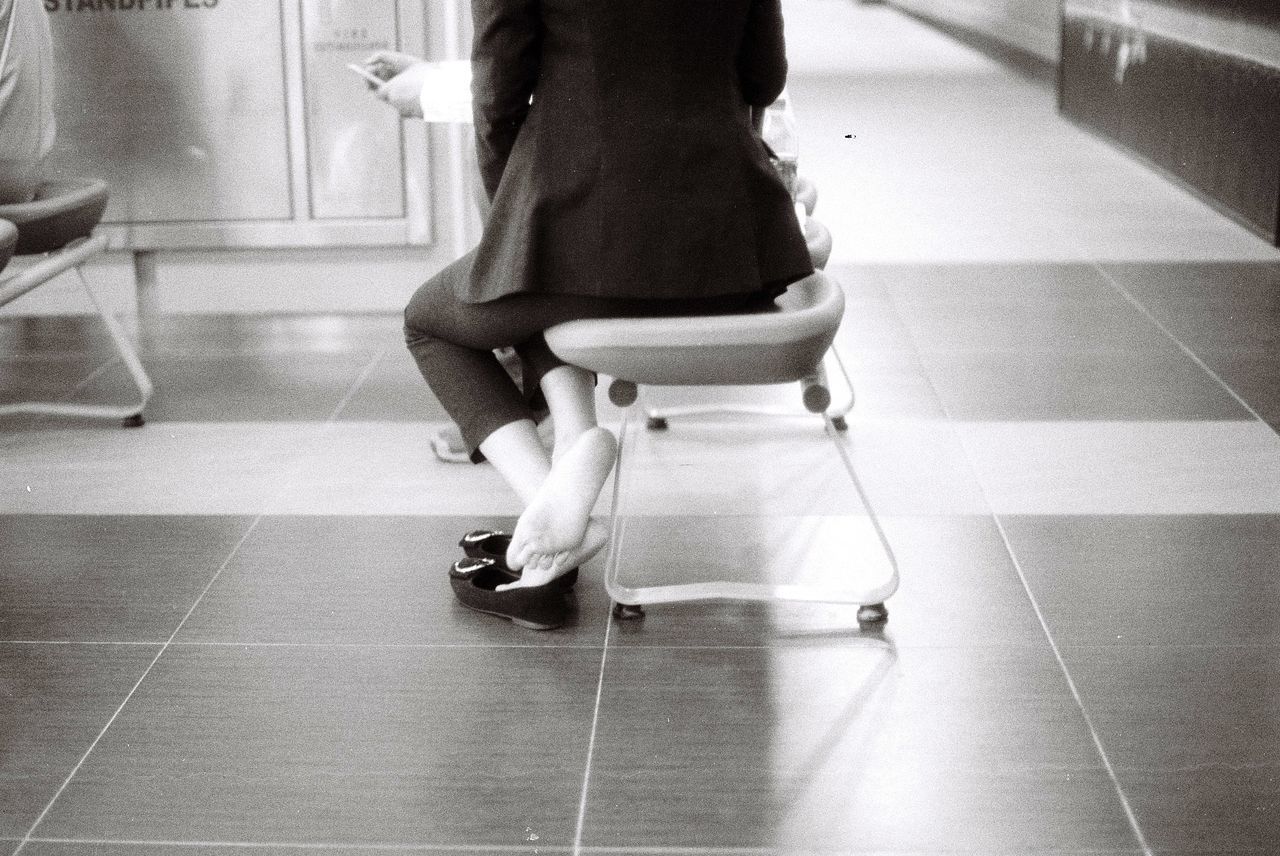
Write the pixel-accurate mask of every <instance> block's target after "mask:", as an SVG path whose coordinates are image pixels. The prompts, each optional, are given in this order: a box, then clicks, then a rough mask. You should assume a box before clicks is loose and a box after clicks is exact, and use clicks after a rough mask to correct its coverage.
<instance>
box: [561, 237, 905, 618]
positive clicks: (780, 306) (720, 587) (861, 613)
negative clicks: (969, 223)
mask: <svg viewBox="0 0 1280 856" xmlns="http://www.w3.org/2000/svg"><path fill="white" fill-rule="evenodd" d="M806 232H807V234H808V235H809V236H811V244H810V246H811V252H812V251H813V250H814V248H815V242H814V238H817V245H818V248H819V249H820V248H821V246H822V245H823V244H825V247H826V253H828V254H829V252H830V240H829V235H826V230H825V229H822V227H821V226H820V224H817V223H816V221H812V220H810V221H809V224H808V228H807V229H806ZM817 260H819V259H818V257H817V256H816V255H815V261H817ZM821 261H822V262H823V263H824V264H825V257H823V258H821ZM844 306H845V301H844V292H843V291H842V289H841V287H840V285H839V284H838V283H837V282H836V281H835V280H834V279H832V278H831V277H829V276H827V275H826V274H825V273H824V272H822V271H821V270H818V271H816V272H815V273H813V274H812V275H810V276H809V277H807V278H805V279H803V280H801V281H800V282H797V283H795V284H793V285H792V286H791V287H790V288H789V289H788V290H787V292H786V293H785V294H784V295H782V296H781V297H780V298H778V300H777V301H775V304H774V307H773V309H772V310H771V311H764V312H758V313H751V314H741V315H720V316H712V317H694V318H688V317H682V318H611V319H601V320H584V321H570V322H566V323H563V324H559V325H557V326H555V327H552V328H551V329H549V330H547V331H546V334H545V335H546V340H547V344H548V345H549V346H550V347H551V350H552V351H554V352H555V353H556V354H557V355H558V356H559V357H560V358H561V359H563V360H564V361H565V362H567V363H570V364H572V365H577V366H581V367H583V368H586V369H589V370H591V371H594V372H596V373H597V374H599V375H604V376H608V377H610V378H612V382H611V384H610V387H609V398H610V400H611V401H612V402H613V403H614V404H616V405H617V406H619V407H622V408H624V411H623V418H622V422H621V427H620V429H619V432H618V435H619V436H618V444H619V450H618V459H617V464H616V468H615V472H614V487H613V490H614V495H613V503H612V508H611V516H612V524H611V536H610V547H609V554H608V558H607V560H606V569H605V586H606V588H607V590H608V592H609V595H610V597H612V598H613V600H614V615H615V617H618V618H631V617H639V616H642V615H643V614H644V613H643V609H642V606H643V605H648V604H656V603H668V602H679V601H690V600H721V599H724V600H758V601H778V600H782V601H810V602H822V603H841V604H851V605H857V606H858V607H859V610H858V613H857V618H858V622H859V624H860V625H862V626H863V627H878V626H880V625H882V624H883V623H884V622H885V621H886V620H887V618H888V610H887V609H886V607H885V605H884V601H885V600H886V599H887V598H888V597H889V596H891V595H892V594H893V593H894V592H895V591H896V590H897V587H898V569H897V563H896V561H895V559H894V557H893V552H892V549H891V548H890V546H889V543H888V541H887V539H886V537H885V534H884V532H883V530H882V529H881V527H880V524H879V522H878V520H877V519H876V516H875V514H874V511H873V510H872V508H871V504H870V501H869V499H868V496H867V494H866V491H865V490H864V489H863V486H862V484H861V482H860V481H859V479H858V475H857V472H856V471H855V469H854V466H853V461H852V456H851V454H850V452H849V450H848V449H847V448H846V446H847V444H848V440H847V437H846V436H845V434H846V430H845V429H846V427H847V426H845V425H843V424H842V423H843V422H844V416H845V414H846V413H847V412H848V409H849V408H850V407H852V398H853V396H852V385H851V384H848V383H847V381H848V376H847V374H845V375H844V376H845V380H846V383H847V385H848V387H849V401H848V405H847V406H844V405H842V406H841V407H840V408H836V409H834V410H832V409H831V395H830V392H829V390H828V388H827V375H826V373H825V371H824V369H823V362H824V359H825V358H826V357H827V355H828V354H829V353H830V354H834V353H835V352H834V348H833V344H834V341H835V335H836V331H837V329H838V327H839V325H840V321H841V318H842V316H843V313H844ZM835 359H836V360H837V361H838V359H839V358H838V355H836V356H835ZM838 365H839V368H840V371H841V373H842V374H844V368H843V363H838ZM795 382H799V383H800V384H801V390H802V395H801V398H802V400H803V403H804V405H805V409H806V411H808V412H809V413H811V414H814V415H819V416H821V418H822V419H823V421H824V424H825V426H826V433H827V434H828V435H829V436H830V437H831V438H832V440H833V441H834V445H835V447H836V449H837V451H838V454H839V457H840V459H841V461H842V464H843V468H844V469H845V470H846V471H847V473H848V475H849V477H850V480H851V483H852V488H853V494H854V495H855V496H856V498H857V500H858V503H859V505H860V506H861V508H863V509H864V510H865V512H866V513H865V516H864V517H863V518H862V519H861V521H860V523H862V524H864V525H860V526H858V527H856V528H858V529H859V535H858V539H857V543H858V545H859V551H858V552H859V555H860V556H861V558H862V560H865V564H866V565H868V566H872V567H871V573H870V575H869V576H870V581H866V580H863V582H862V584H861V585H858V586H853V587H851V586H849V585H846V584H844V582H841V583H840V584H838V585H828V584H826V583H825V582H824V583H821V584H810V583H804V582H801V583H799V584H797V583H795V582H784V583H776V582H744V581H741V580H718V581H711V582H696V581H694V582H690V581H683V580H682V581H679V582H675V583H671V584H665V585H641V586H631V585H627V584H626V583H624V582H623V581H622V580H621V578H620V572H619V568H620V555H621V552H622V534H623V528H624V521H625V515H623V514H622V513H621V510H620V506H621V502H622V500H623V495H622V485H623V482H624V477H623V473H624V466H623V465H624V461H627V460H628V459H629V457H630V455H631V454H632V452H631V449H630V446H631V444H632V441H631V440H630V439H629V437H628V428H629V424H630V422H631V421H632V418H633V414H634V413H635V412H639V411H641V410H642V408H641V407H640V406H637V404H636V403H637V401H638V400H639V392H638V388H639V387H641V386H737V385H763V384H783V383H795ZM695 413H696V414H700V415H703V414H710V413H736V414H744V413H745V414H763V415H782V416H787V415H794V411H786V412H779V411H772V410H763V409H759V408H735V407H726V406H719V405H704V406H699V407H693V408H685V409H682V410H678V411H677V410H675V409H669V410H665V411H661V412H660V413H659V415H658V417H657V418H659V419H662V420H663V426H661V427H665V419H666V418H667V417H670V416H683V415H689V414H695ZM648 416H649V423H648V424H649V427H650V428H654V427H659V426H655V425H654V418H655V411H650V412H649V413H648ZM757 463H758V462H757ZM851 528H853V527H851ZM672 558H673V560H674V557H672ZM685 558H686V559H687V557H685ZM851 558H852V557H851ZM690 564H692V562H690Z"/></svg>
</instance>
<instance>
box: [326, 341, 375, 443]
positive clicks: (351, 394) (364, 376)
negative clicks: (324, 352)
mask: <svg viewBox="0 0 1280 856" xmlns="http://www.w3.org/2000/svg"><path fill="white" fill-rule="evenodd" d="M386 355H387V349H386V348H381V349H379V350H378V351H376V352H375V353H374V354H373V357H372V358H371V359H370V360H369V362H368V363H366V364H365V367H364V368H363V369H361V371H360V374H359V375H357V376H356V379H355V380H353V381H352V382H351V388H350V389H348V390H347V394H346V395H344V396H342V400H341V401H339V402H338V404H337V406H336V407H335V408H334V409H333V413H331V414H330V415H329V418H328V419H326V420H325V424H326V425H329V424H332V423H333V422H335V421H337V419H338V417H339V416H340V415H341V414H342V411H343V410H345V409H346V408H347V405H348V404H350V403H351V399H353V398H355V396H356V393H358V392H359V391H360V390H361V388H363V387H364V384H365V381H367V380H368V379H369V375H371V374H373V370H374V369H376V368H377V367H378V366H379V365H380V364H381V363H382V360H383V359H384V358H385V357H386Z"/></svg>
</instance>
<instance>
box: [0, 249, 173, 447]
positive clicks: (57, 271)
mask: <svg viewBox="0 0 1280 856" xmlns="http://www.w3.org/2000/svg"><path fill="white" fill-rule="evenodd" d="M106 249H107V239H106V238H105V237H103V236H101V235H94V236H91V237H88V238H78V239H76V240H74V241H72V242H71V243H69V244H67V245H66V246H64V247H62V248H60V249H58V250H54V251H53V252H50V253H48V254H46V255H44V256H43V257H41V258H40V259H39V260H37V261H35V262H34V263H32V264H31V265H29V266H27V267H24V268H23V269H22V270H19V271H17V272H15V273H12V274H10V275H9V276H7V277H4V278H0V306H4V305H6V304H8V303H11V302H13V301H14V300H17V299H18V298H19V297H21V296H22V295H24V294H27V293H28V292H30V291H33V290H35V289H37V288H39V287H40V286H42V285H44V284H45V283H47V282H50V281H51V280H53V279H54V278H55V277H57V276H60V275H61V274H63V273H67V272H68V271H71V272H74V273H75V276H76V278H77V279H78V280H79V282H80V286H81V287H82V288H83V289H84V291H85V293H86V294H87V295H88V296H89V302H90V303H92V304H93V307H94V309H95V310H96V311H97V313H98V316H99V317H100V318H101V319H102V323H103V324H104V325H106V328H107V333H108V334H109V335H110V337H111V342H112V344H113V346H114V347H115V351H116V354H117V355H118V356H119V357H120V361H121V362H122V363H123V364H124V367H125V369H126V370H127V371H128V373H129V377H130V378H131V379H132V380H133V383H134V386H136V387H137V389H138V393H139V400H138V402H137V403H136V404H133V403H131V404H120V405H111V404H76V403H73V402H53V401H23V402H17V403H14V404H5V405H0V416H10V415H15V414H40V415H53V416H81V417H88V418H95V419H120V420H122V421H123V422H124V424H125V425H126V426H127V427H134V426H139V425H142V424H143V417H142V411H143V410H144V409H145V408H146V406H147V402H148V401H149V400H150V399H151V395H152V393H153V392H154V390H155V387H154V386H153V385H152V383H151V378H150V377H148V376H147V372H146V369H144V368H143V366H142V361H141V360H140V359H139V358H138V353H137V351H136V350H135V349H134V347H133V343H132V342H130V341H129V337H128V336H127V335H126V334H125V332H124V329H123V328H122V327H121V326H120V322H119V321H117V320H116V317H115V315H114V314H112V312H111V311H110V309H109V308H108V307H107V306H106V304H105V303H104V302H103V301H102V299H101V298H100V297H99V296H98V294H97V292H95V291H94V288H93V286H92V285H91V284H90V282H89V280H88V278H87V277H85V275H84V271H83V270H82V266H83V265H84V263H85V262H87V261H88V260H89V259H91V258H93V257H94V256H96V255H98V254H99V253H101V252H103V251H105V250H106Z"/></svg>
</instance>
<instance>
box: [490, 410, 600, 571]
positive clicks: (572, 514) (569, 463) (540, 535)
mask: <svg viewBox="0 0 1280 856" xmlns="http://www.w3.org/2000/svg"><path fill="white" fill-rule="evenodd" d="M617 453H618V443H617V441H616V440H614V438H613V435H612V434H610V433H609V432H608V431H607V430H605V429H604V428H592V429H591V430H589V431H586V432H584V433H583V434H582V435H581V436H580V437H578V439H577V440H575V441H574V442H573V444H572V445H571V446H570V447H569V448H568V449H566V450H565V452H564V454H563V455H561V456H559V458H558V459H557V460H556V462H555V463H554V464H553V465H552V467H551V473H550V474H549V475H548V476H547V478H546V480H545V481H544V482H543V483H542V486H541V487H539V488H538V491H537V493H536V494H535V495H534V497H533V500H532V501H530V503H529V505H528V507H527V508H525V510H524V513H523V514H521V515H520V519H519V521H517V522H516V527H515V530H514V531H513V532H512V533H511V545H510V546H509V547H508V548H507V565H508V566H509V567H511V568H512V569H514V570H521V569H523V568H524V567H525V566H526V565H530V566H531V567H530V570H532V571H535V572H536V573H537V574H538V575H539V576H541V575H542V574H543V572H550V571H551V569H552V568H553V567H554V568H560V567H563V571H561V573H563V572H564V571H567V570H569V568H570V567H572V565H568V566H566V565H564V562H563V560H561V561H560V562H557V561H556V555H557V554H560V553H567V552H569V551H573V550H577V548H578V547H579V546H581V545H582V543H583V542H584V540H585V538H586V534H587V524H588V523H589V522H590V520H591V509H592V508H593V507H594V506H595V504H596V498H597V497H598V496H599V495H600V488H602V487H604V483H605V481H606V480H607V479H608V478H609V471H610V470H611V469H612V468H613V461H614V458H615V457H616V455H617ZM555 576H556V575H555V574H552V575H551V578H554V577H555Z"/></svg>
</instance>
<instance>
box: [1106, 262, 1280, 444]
mask: <svg viewBox="0 0 1280 856" xmlns="http://www.w3.org/2000/svg"><path fill="white" fill-rule="evenodd" d="M1092 264H1093V268H1094V270H1096V271H1097V272H1098V273H1099V274H1100V275H1101V276H1102V278H1103V279H1105V280H1106V281H1107V282H1108V283H1109V284H1110V285H1111V287H1112V288H1114V289H1115V290H1116V291H1117V292H1118V293H1119V294H1120V296H1121V297H1123V298H1124V299H1125V300H1126V301H1128V302H1129V304H1130V305H1132V306H1133V307H1134V308H1135V309H1137V310H1138V311H1139V312H1140V313H1142V315H1143V316H1145V317H1146V319H1147V320H1148V321H1150V322H1151V323H1152V324H1154V325H1155V326H1156V329H1158V330H1159V331H1160V332H1161V333H1163V334H1164V335H1166V336H1168V337H1169V340H1170V341H1171V342H1173V344H1174V345H1176V346H1177V347H1178V349H1179V350H1180V351H1182V353H1184V354H1186V355H1187V357H1189V358H1190V359H1191V361H1192V362H1193V363H1195V364H1196V365H1197V366H1199V367H1200V369H1201V371H1203V372H1204V373H1205V374H1207V375H1209V377H1211V378H1212V379H1213V380H1214V382H1215V383H1217V384H1218V386H1220V387H1222V388H1223V389H1224V390H1226V391H1227V394H1228V395H1230V396H1231V397H1232V398H1234V399H1235V400H1236V402H1237V403H1239V405H1240V406H1241V407H1243V408H1244V409H1245V410H1246V411H1248V413H1249V415H1250V416H1252V417H1253V418H1254V419H1256V420H1258V421H1259V422H1261V423H1262V424H1263V425H1266V426H1267V427H1269V428H1270V427H1271V426H1270V423H1268V422H1267V420H1265V419H1263V418H1262V416H1261V415H1259V413H1258V411H1256V410H1254V409H1253V407H1251V406H1250V405H1249V402H1247V401H1245V400H1244V398H1242V397H1241V396H1240V394H1239V393H1237V392H1236V391H1235V390H1234V389H1232V388H1231V386H1230V385H1229V384H1228V383H1227V382H1226V381H1225V380H1223V379H1222V376H1221V375H1219V374H1218V373H1217V372H1215V371H1214V370H1213V369H1211V368H1209V366H1208V365H1207V364H1206V363H1205V361H1204V360H1202V359H1200V357H1199V356H1198V355H1197V354H1196V353H1195V351H1193V350H1191V348H1190V347H1188V346H1187V345H1186V344H1185V343H1183V341H1182V340H1181V339H1179V338H1178V337H1177V336H1176V335H1175V334H1174V333H1173V331H1172V330H1170V329H1169V328H1168V327H1167V326H1165V324H1164V323H1163V322H1161V321H1160V319H1158V318H1156V317H1155V315H1153V314H1152V313H1151V310H1149V309H1148V308H1147V307H1146V306H1145V305H1144V304H1143V303H1142V302H1141V301H1140V300H1138V299H1137V298H1136V297H1134V296H1133V295H1132V294H1131V293H1130V292H1129V290H1128V289H1127V288H1125V287H1124V286H1123V285H1121V284H1120V282H1119V281H1118V280H1117V279H1116V278H1115V277H1114V276H1112V275H1111V274H1110V273H1109V272H1108V271H1107V269H1106V268H1104V267H1103V266H1102V265H1100V264H1099V263H1098V262H1093V263H1092ZM1272 430H1273V431H1276V433H1278V434H1280V431H1278V430H1276V429H1274V428H1273V429H1272Z"/></svg>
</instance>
